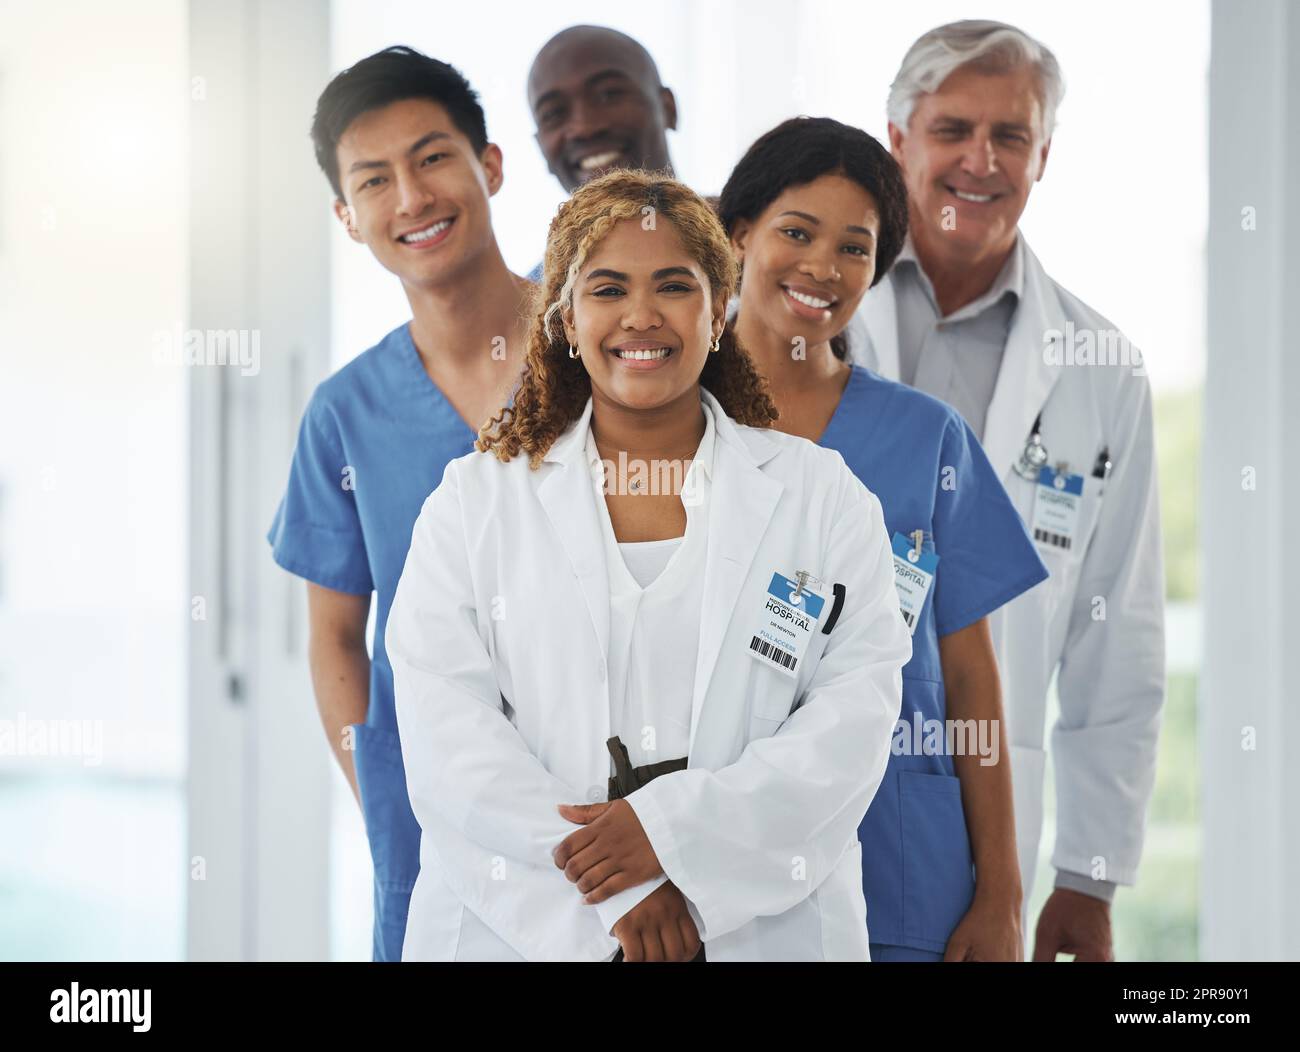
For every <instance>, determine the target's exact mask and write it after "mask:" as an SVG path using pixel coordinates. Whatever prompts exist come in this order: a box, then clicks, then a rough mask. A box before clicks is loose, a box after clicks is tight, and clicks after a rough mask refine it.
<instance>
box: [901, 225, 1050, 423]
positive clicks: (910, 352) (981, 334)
mask: <svg viewBox="0 0 1300 1052" xmlns="http://www.w3.org/2000/svg"><path fill="white" fill-rule="evenodd" d="M1022 246H1023V242H1022V240H1021V239H1020V237H1019V236H1017V237H1016V243H1015V246H1014V247H1013V248H1012V250H1011V255H1010V256H1008V257H1007V261H1006V263H1005V264H1004V265H1003V267H1002V270H1001V271H1000V272H999V273H998V276H997V278H996V279H995V280H994V282H993V285H992V286H991V287H990V288H989V290H988V291H987V292H985V293H984V294H983V295H982V296H980V297H978V298H977V299H975V300H973V301H971V302H970V303H968V304H966V306H964V307H962V308H961V309H960V310H956V311H953V313H951V314H949V315H947V316H946V317H945V316H943V315H942V314H941V313H940V310H939V303H938V301H937V300H936V298H935V295H934V286H933V285H932V284H931V283H930V279H929V277H927V276H926V273H925V271H924V270H922V269H921V264H920V261H919V260H917V258H916V252H915V250H914V248H913V246H912V239H911V238H910V237H909V238H908V239H907V241H906V242H905V243H904V245H903V251H902V252H901V253H900V254H899V257H898V262H897V263H895V264H894V269H893V272H892V281H893V284H894V289H895V293H894V295H895V303H896V304H897V307H898V375H899V379H900V380H902V381H903V383H905V384H910V385H911V386H913V387H915V388H918V389H919V390H922V391H925V392H926V393H927V394H932V395H934V396H935V397H936V398H939V399H942V400H943V401H945V402H947V403H948V404H949V405H950V406H952V407H953V408H954V409H956V410H957V412H959V413H961V415H962V416H963V417H964V418H965V420H966V423H968V424H970V426H971V430H972V431H974V432H975V434H976V436H977V437H978V438H979V439H980V440H981V441H983V439H984V422H985V417H987V415H988V410H989V403H990V402H991V401H992V400H993V389H994V387H995V386H996V385H997V380H998V369H1000V368H1001V366H1002V350H1003V348H1004V347H1005V346H1006V342H1007V334H1008V333H1009V332H1010V330H1011V320H1012V318H1013V317H1014V316H1015V312H1016V307H1017V306H1018V305H1019V303H1020V300H1021V298H1022V296H1023V295H1024V287H1025V265H1024V254H1023V249H1022Z"/></svg>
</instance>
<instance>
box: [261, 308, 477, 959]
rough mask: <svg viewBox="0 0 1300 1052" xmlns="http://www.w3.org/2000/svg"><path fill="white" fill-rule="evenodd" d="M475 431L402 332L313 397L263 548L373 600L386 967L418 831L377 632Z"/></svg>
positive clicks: (363, 727)
mask: <svg viewBox="0 0 1300 1052" xmlns="http://www.w3.org/2000/svg"><path fill="white" fill-rule="evenodd" d="M475 437H476V436H475V433H474V432H472V431H471V430H470V429H469V427H468V426H467V425H466V423H465V422H464V420H462V419H461V417H460V415H459V414H458V413H457V412H456V410H455V409H454V408H453V407H452V405H451V403H450V402H449V401H447V399H446V397H445V396H444V395H443V393H442V392H441V391H440V390H439V389H438V386H437V384H435V383H434V382H433V380H432V379H430V377H429V374H428V373H427V372H425V369H424V364H423V362H421V360H420V355H419V352H418V351H416V349H415V344H414V343H413V342H412V341H411V333H410V328H409V325H408V324H404V325H402V326H400V327H399V328H396V329H394V330H393V331H392V332H390V333H389V334H388V335H387V336H385V337H384V338H383V339H382V340H381V341H380V342H379V343H378V344H376V345H375V346H374V347H371V348H370V349H369V350H368V351H365V352H364V353H363V354H361V355H359V356H358V357H357V358H355V359H354V360H353V361H351V362H349V363H348V364H347V365H345V366H344V367H343V368H342V369H340V370H338V372H336V373H335V374H334V375H333V376H331V377H329V378H328V379H327V380H325V381H324V382H323V383H321V384H320V386H318V387H317V388H316V391H315V393H314V394H313V395H312V398H311V402H310V403H309V404H308V406H307V410H306V412H305V413H304V414H303V419H302V425H301V427H300V428H299V431H298V445H297V448H296V449H295V450H294V454H293V463H292V465H291V467H290V469H289V483H288V486H287V487H286V489H285V493H284V498H283V499H282V500H281V502H280V508H279V510H278V511H277V512H276V514H275V521H274V522H273V523H272V524H271V529H270V532H269V533H268V534H267V539H268V540H269V541H270V542H271V549H272V555H273V557H274V558H275V561H276V562H277V563H279V564H280V565H281V566H282V567H284V568H285V569H286V570H288V571H289V572H290V573H293V574H296V575H297V576H299V577H303V578H306V579H307V580H308V581H312V582H314V583H316V584H319V585H323V586H325V587H326V588H332V589H334V590H335V591H339V592H349V593H352V594H355V595H369V594H370V593H371V592H372V591H373V592H375V593H376V594H377V607H376V610H375V640H374V654H373V657H372V659H371V663H370V704H369V707H368V708H367V710H366V722H365V723H364V724H358V725H356V726H355V728H354V732H355V753H354V756H353V760H354V762H355V765H356V772H357V784H358V787H359V789H360V794H361V809H362V813H363V814H364V816H365V822H366V836H367V838H368V839H369V841H370V854H371V858H372V860H373V862H374V872H375V887H374V900H375V928H374V959H375V960H377V961H398V960H401V956H402V939H403V936H404V935H405V932H406V914H407V909H408V907H409V906H410V899H411V889H412V888H413V887H414V886H415V878H416V875H417V874H418V873H419V869H420V826H419V823H418V822H417V821H416V819H415V814H414V813H413V812H412V810H411V802H410V799H409V798H408V796H407V792H406V772H405V769H404V767H403V765H402V750H401V745H400V743H399V741H398V737H397V716H396V713H395V711H394V706H393V669H392V666H391V665H390V664H389V662H388V653H387V651H386V650H385V649H384V627H385V625H386V624H387V623H388V610H389V607H390V606H391V605H392V602H393V593H394V591H395V590H396V589H397V581H398V578H399V577H400V576H401V574H402V567H403V565H404V564H405V562H406V553H407V550H408V549H409V548H410V546H411V531H412V529H413V528H414V526H415V520H416V519H417V518H418V516H419V514H420V508H421V507H422V506H423V504H424V500H425V498H426V497H427V496H428V495H429V494H430V493H432V492H433V490H434V489H436V488H437V486H438V484H439V483H440V482H441V481H442V474H443V470H444V469H445V468H446V466H447V462H448V461H450V460H454V459H456V458H457V457H460V456H464V455H465V454H466V453H469V452H471V451H472V450H473V448H474V439H475Z"/></svg>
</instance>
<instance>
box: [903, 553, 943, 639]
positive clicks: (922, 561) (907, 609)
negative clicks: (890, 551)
mask: <svg viewBox="0 0 1300 1052" xmlns="http://www.w3.org/2000/svg"><path fill="white" fill-rule="evenodd" d="M893 548H894V587H895V588H896V589H897V590H898V607H899V609H900V610H902V611H903V622H904V623H905V624H906V625H907V630H908V632H909V633H911V634H912V635H916V623H917V622H918V621H919V620H921V611H922V609H924V607H925V597H926V596H927V595H929V594H930V586H931V585H932V584H934V571H935V569H936V567H938V565H939V556H938V555H936V554H935V553H934V552H924V551H921V550H920V549H919V548H918V546H917V545H915V544H913V543H912V542H911V541H910V540H908V538H907V537H905V536H903V534H901V533H898V532H895V533H894V542H893Z"/></svg>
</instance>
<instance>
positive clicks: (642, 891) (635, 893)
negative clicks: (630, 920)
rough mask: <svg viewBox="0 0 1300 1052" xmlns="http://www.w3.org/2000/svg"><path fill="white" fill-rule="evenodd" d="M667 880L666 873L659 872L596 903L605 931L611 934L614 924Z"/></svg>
mask: <svg viewBox="0 0 1300 1052" xmlns="http://www.w3.org/2000/svg"><path fill="white" fill-rule="evenodd" d="M667 882H668V875H667V874H666V873H660V874H659V876H657V877H655V878H654V879H652V880H647V881H644V882H643V883H641V884H637V885H635V886H634V887H630V888H628V889H627V890H625V891H620V892H618V893H617V894H615V895H611V896H610V897H609V898H607V899H605V901H604V902H598V903H596V912H597V913H598V914H600V923H601V924H602V925H603V926H604V928H605V931H606V932H607V933H608V934H610V935H613V934H614V925H615V924H617V923H618V922H619V921H620V920H622V919H623V917H624V916H626V915H627V914H629V913H631V912H632V910H634V909H635V908H636V907H637V906H639V905H640V904H641V902H642V900H643V899H645V898H647V897H648V896H649V895H650V893H651V892H652V891H654V890H655V889H656V888H659V887H662V886H663V885H664V884H666V883H667Z"/></svg>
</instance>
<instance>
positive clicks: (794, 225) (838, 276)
mask: <svg viewBox="0 0 1300 1052" xmlns="http://www.w3.org/2000/svg"><path fill="white" fill-rule="evenodd" d="M879 236H880V214H879V210H878V208H877V205H876V200H875V198H874V197H873V196H872V195H871V193H870V192H869V191H868V190H867V189H866V188H865V187H863V186H862V185H861V184H860V183H858V182H856V181H854V180H852V179H848V178H846V177H845V176H843V175H839V174H827V175H823V176H819V177H818V178H817V179H815V180H813V181H812V182H811V183H804V184H802V185H796V186H791V187H788V188H787V189H786V190H784V191H783V192H782V193H781V195H780V196H779V197H777V198H776V199H775V200H774V201H773V202H772V203H771V204H770V205H768V207H767V208H766V209H764V210H763V212H762V214H761V215H759V216H758V218H757V219H755V220H754V221H753V222H752V223H751V222H749V221H747V220H744V219H740V220H737V221H736V223H735V226H734V227H733V229H732V232H731V243H732V247H733V249H734V250H735V253H736V256H737V258H738V259H739V260H740V261H741V262H742V264H743V267H744V271H743V276H742V278H741V283H740V317H741V318H742V320H743V324H744V326H745V327H746V328H748V329H750V331H759V332H764V333H771V334H773V335H774V336H776V337H777V340H776V343H777V344H779V345H780V346H781V347H782V348H789V347H790V346H791V343H792V341H793V340H795V339H796V338H802V339H803V340H804V341H805V343H806V344H807V346H808V348H809V350H810V351H811V350H813V349H815V348H817V347H819V346H824V345H827V344H828V343H829V341H830V339H831V337H832V336H835V335H836V334H838V333H839V332H840V331H842V330H843V329H844V327H845V326H846V325H847V324H848V322H849V319H850V318H851V317H852V316H853V312H854V311H855V310H857V307H858V303H859V302H860V301H861V299H862V297H863V295H864V294H865V293H866V291H867V289H868V288H870V287H871V282H872V279H873V278H874V277H875V273H876V263H875V258H876V257H875V253H876V242H877V240H878V238H879ZM755 321H757V323H758V324H757V326H754V325H753V323H754V322H755ZM737 324H738V327H739V326H740V324H741V323H739V322H738V323H737ZM747 342H749V343H750V344H752V345H755V350H758V347H757V345H756V341H753V340H750V341H747ZM827 353H829V351H828V352H827Z"/></svg>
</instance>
